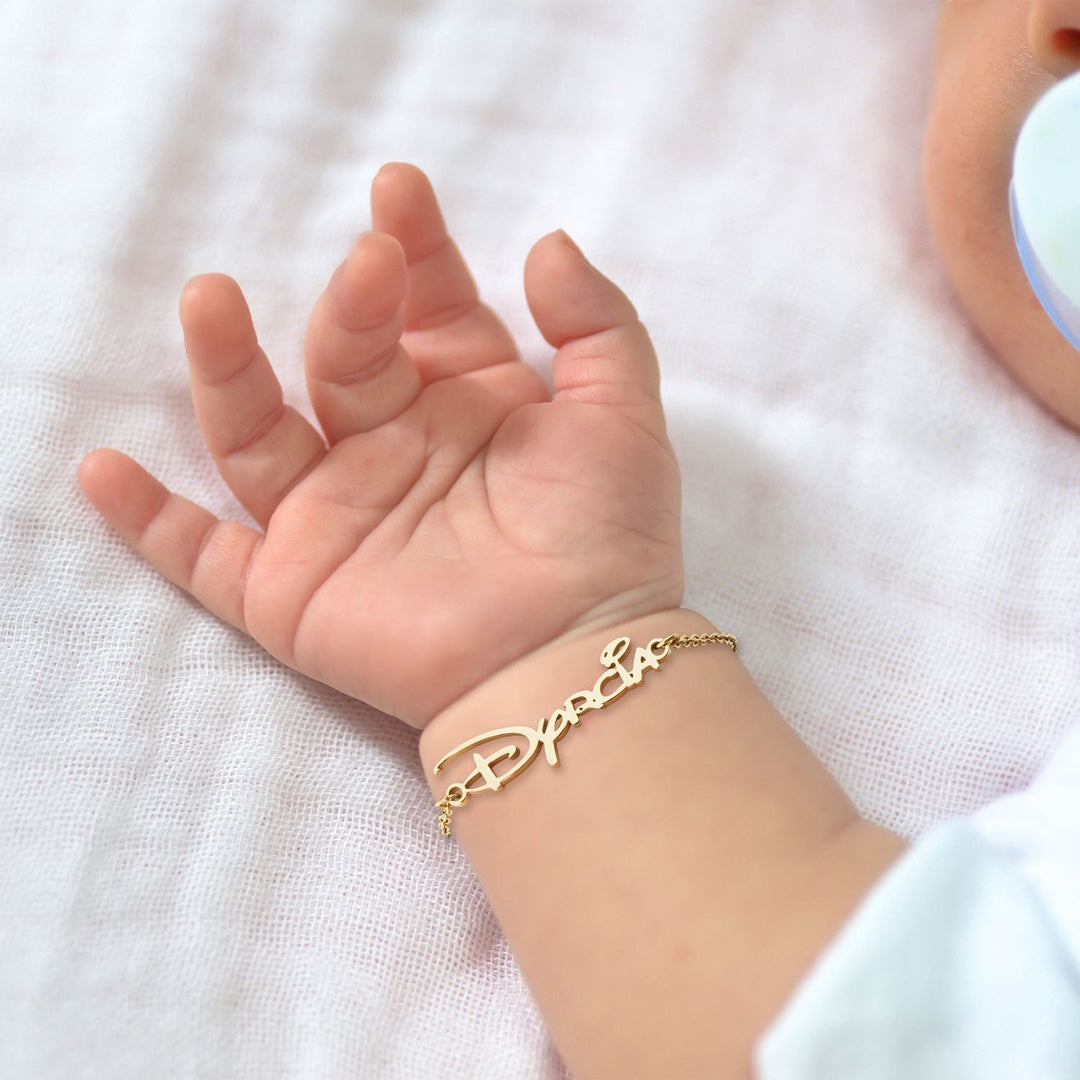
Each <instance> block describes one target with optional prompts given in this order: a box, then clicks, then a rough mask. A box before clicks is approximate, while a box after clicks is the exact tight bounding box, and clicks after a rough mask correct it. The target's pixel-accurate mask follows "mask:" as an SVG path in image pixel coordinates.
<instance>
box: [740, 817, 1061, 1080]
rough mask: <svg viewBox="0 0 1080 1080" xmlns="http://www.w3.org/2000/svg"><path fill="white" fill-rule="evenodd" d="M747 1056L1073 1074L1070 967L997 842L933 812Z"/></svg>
mask: <svg viewBox="0 0 1080 1080" xmlns="http://www.w3.org/2000/svg"><path fill="white" fill-rule="evenodd" d="M1077 904H1078V905H1080V897H1077ZM755 1064H756V1069H757V1072H756V1076H757V1078H758V1080H1080V974H1078V972H1077V971H1076V969H1075V968H1074V966H1073V962H1072V959H1071V957H1070V955H1069V953H1068V952H1067V951H1066V950H1065V949H1064V948H1063V947H1062V944H1061V941H1060V939H1059V936H1058V933H1057V930H1056V928H1055V924H1054V922H1053V921H1052V920H1051V919H1050V918H1049V917H1048V915H1047V913H1046V911H1045V909H1044V907H1043V904H1042V902H1041V900H1040V899H1039V897H1038V895H1037V894H1036V893H1035V892H1034V891H1033V890H1032V888H1031V886H1030V885H1029V883H1028V882H1027V881H1026V880H1025V879H1024V877H1023V876H1022V875H1021V873H1020V872H1019V871H1018V870H1017V869H1016V868H1015V867H1014V866H1013V864H1012V862H1011V861H1010V860H1009V859H1008V858H1007V856H1006V855H1005V854H1003V853H1002V852H1001V851H1000V850H999V849H997V848H995V847H994V846H993V845H992V844H991V843H989V842H988V841H987V840H986V839H984V838H983V837H982V836H981V835H980V834H979V832H977V831H976V829H975V828H973V827H972V826H971V825H970V824H968V823H966V822H965V821H951V822H946V823H945V824H942V825H939V826H937V827H936V828H934V829H933V830H931V831H930V832H929V833H927V834H926V835H925V836H924V837H923V838H922V839H921V840H920V841H919V842H918V843H916V844H915V845H914V846H913V847H912V848H911V849H910V850H909V851H908V852H907V853H906V855H905V856H904V857H903V858H902V859H901V860H900V862H899V863H897V864H896V865H895V866H894V867H893V868H892V869H891V870H890V871H889V872H888V873H887V874H886V875H885V877H884V878H883V879H882V880H881V881H880V882H879V883H878V884H877V885H876V886H875V887H874V889H872V890H871V892H870V893H869V894H868V895H867V897H866V898H865V899H864V901H863V903H862V904H861V905H860V907H859V908H858V910H857V911H856V912H855V914H854V915H853V916H852V917H851V919H849V921H848V922H847V924H846V925H845V926H844V928H843V929H842V930H841V931H840V933H839V935H838V936H837V937H836V938H835V939H834V941H833V942H832V943H831V944H830V945H829V947H828V948H827V949H826V950H825V952H824V953H823V954H822V956H821V957H820V958H819V960H818V961H817V963H816V964H815V966H814V967H813V968H812V969H811V971H810V972H809V974H808V975H807V976H806V978H805V979H804V980H803V982H802V983H801V985H800V986H799V987H798V988H797V990H796V991H795V993H794V994H793V995H792V997H791V999H790V1000H789V1001H788V1003H787V1004H786V1006H785V1007H784V1010H783V1011H782V1012H781V1014H780V1015H779V1016H778V1017H777V1018H776V1020H775V1021H774V1023H773V1024H772V1026H771V1027H770V1028H769V1029H768V1030H767V1031H766V1032H765V1033H764V1035H763V1036H762V1038H761V1039H760V1040H759V1042H758V1045H757V1048H756V1054H755Z"/></svg>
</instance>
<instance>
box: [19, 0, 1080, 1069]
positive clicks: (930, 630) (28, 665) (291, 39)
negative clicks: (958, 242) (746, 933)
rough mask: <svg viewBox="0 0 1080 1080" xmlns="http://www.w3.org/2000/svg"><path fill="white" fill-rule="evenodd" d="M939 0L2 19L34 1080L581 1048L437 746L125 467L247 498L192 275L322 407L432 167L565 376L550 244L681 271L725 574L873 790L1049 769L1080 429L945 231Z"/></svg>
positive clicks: (694, 466)
mask: <svg viewBox="0 0 1080 1080" xmlns="http://www.w3.org/2000/svg"><path fill="white" fill-rule="evenodd" d="M936 10H937V0H815V2H814V3H812V4H808V3H805V0H732V2H729V3H724V2H721V0H710V2H708V3H704V2H702V3H696V2H691V0H682V2H679V3H669V2H660V0H611V2H599V0H573V2H569V0H518V2H513V0H381V2H378V3H374V2H370V0H352V2H348V3H343V2H341V0H305V2H304V3H293V2H286V0H154V2H153V3H143V2H138V0H97V2H95V3H85V2H81V3H76V2H75V0H4V2H3V3H0V240H2V242H0V327H2V336H0V355H2V368H0V377H2V380H3V393H2V394H0V430H2V431H3V432H4V434H5V447H4V453H3V454H2V455H0V543H2V552H0V558H2V567H3V589H2V590H0V643H2V656H3V661H2V664H0V693H2V694H3V697H4V700H5V702H6V709H5V717H4V722H3V724H2V725H0V775H2V781H3V782H2V783H0V957H2V961H0V1000H2V1001H3V1003H4V1007H3V1008H0V1075H3V1076H5V1077H14V1078H18V1080H23V1078H31V1077H32V1078H34V1080H38V1078H53V1077H57V1078H59V1077H64V1078H68V1077H88V1078H89V1077H94V1078H96V1077H109V1078H113V1077H120V1076H124V1077H126V1076H139V1077H144V1076H154V1077H171V1076H178V1077H191V1076H199V1077H214V1078H217V1077H229V1078H240V1080H244V1078H256V1077H258V1078H265V1077H277V1076H296V1077H320V1078H323V1077H328V1078H338V1077H340V1078H345V1077H357V1076H362V1077H376V1078H383V1077H386V1078H403V1080H413V1078H424V1077H428V1076H445V1075H464V1076H474V1075H481V1074H482V1075H484V1076H487V1077H493V1078H502V1077H505V1078H520V1077H525V1076H529V1077H533V1076H535V1077H542V1078H544V1080H548V1078H557V1077H560V1076H561V1075H563V1068H562V1066H561V1064H560V1062H559V1060H558V1058H557V1056H556V1055H555V1054H554V1052H553V1051H552V1049H551V1047H550V1044H549V1042H548V1040H547V1037H546V1035H545V1032H544V1029H543V1025H542V1023H541V1022H540V1019H539V1017H538V1014H537V1012H536V1010H535V1007H534V1006H533V1004H532V1001H531V998H530V996H529V994H528V991H527V988H526V987H525V985H524V983H523V982H522V979H521V977H520V974H519V972H518V970H517V968H516V967H515V965H514V963H513V960H512V957H511V955H510V953H509V951H508V949H507V946H506V942H505V940H504V939H503V937H502V936H501V934H500V932H499V929H498V927H497V924H496V923H495V922H494V920H493V918H492V916H491V913H490V911H489V910H488V908H487V906H486V903H485V900H484V898H483V895H482V893H481V890H480V889H479V887H478V885H477V883H476V881H475V878H474V877H473V875H472V874H471V872H470V870H469V868H468V866H467V864H466V861H465V859H464V857H463V855H462V853H461V852H460V850H459V849H458V848H457V846H456V845H455V844H454V843H453V842H448V841H445V840H444V839H443V838H442V837H440V836H439V834H438V831H437V829H436V827H435V815H434V814H433V812H432V806H431V800H430V796H429V794H428V791H427V786H426V783H425V781H424V779H423V777H422V776H421V774H420V769H419V765H418V761H417V755H416V735H415V733H414V732H412V731H410V730H409V729H406V728H405V727H403V726H402V725H400V724H399V723H398V722H396V721H394V720H392V719H390V718H387V717H383V716H380V715H375V714H373V713H372V711H371V710H370V709H369V708H367V707H366V706H364V705H363V704H359V703H356V702H352V701H349V700H346V699H344V698H343V697H341V696H340V695H338V694H336V693H334V692H332V691H329V690H327V689H325V688H323V687H321V686H319V685H316V684H315V683H313V682H311V681H309V680H306V679H304V678H301V677H299V676H297V675H295V674H293V673H291V672H289V671H288V670H285V669H284V668H282V667H281V666H280V665H279V664H277V663H276V662H274V661H273V660H271V659H269V658H268V657H267V656H265V655H264V654H263V653H261V651H260V650H259V649H258V648H256V647H255V646H253V645H252V644H251V643H250V642H248V641H246V640H245V639H244V638H243V637H241V636H240V635H239V634H237V633H236V632H234V631H233V630H231V629H229V628H228V627H226V626H223V625H221V624H219V623H218V622H217V621H216V620H215V619H213V618H212V617H211V616H209V615H207V614H206V613H205V612H204V611H202V610H201V609H200V608H199V607H198V606H197V605H196V604H194V603H193V602H192V601H191V600H189V599H188V598H187V597H185V596H184V595H183V594H181V593H180V592H179V591H178V590H176V589H174V588H173V587H171V586H170V585H168V584H167V583H165V582H163V581H162V580H160V579H159V578H158V577H157V576H156V575H155V573H154V572H153V571H152V570H151V569H150V568H149V567H147V566H146V565H144V564H143V563H142V562H141V561H140V560H139V559H138V558H137V557H135V556H134V555H132V554H131V553H130V552H129V551H128V550H127V549H126V548H125V546H124V544H123V543H122V542H121V541H120V540H118V539H117V538H116V537H115V536H113V535H112V534H111V533H110V532H109V530H108V529H107V528H106V527H105V526H104V525H103V524H102V523H101V521H100V520H99V519H98V518H97V516H96V514H95V513H94V511H93V510H92V509H91V508H90V507H89V506H88V505H87V504H86V503H85V501H84V500H83V499H82V497H81V496H80V494H79V493H78V490H77V488H76V484H75V468H76V465H77V463H78V460H79V459H80V457H81V456H82V455H83V454H84V453H85V452H86V451H87V450H89V449H91V448H93V447H95V446H98V445H103V444H104V445H112V446H116V447H118V448H120V449H122V450H125V451H127V452H129V453H131V454H133V455H134V456H136V457H137V458H139V459H140V460H141V461H142V462H143V463H144V464H146V465H147V466H148V467H149V468H151V469H152V470H153V471H154V472H155V473H157V474H158V475H160V476H161V477H162V478H163V479H164V480H165V481H166V482H167V483H169V484H170V486H171V487H173V488H174V489H175V490H178V491H180V492H181V493H183V494H185V495H188V496H189V497H192V498H194V499H197V500H199V501H201V502H202V503H203V504H204V505H207V506H208V507H210V508H211V509H213V510H214V511H215V512H217V513H219V514H223V515H227V516H236V517H239V518H240V519H241V520H244V519H245V515H244V513H243V511H242V510H241V509H240V508H239V507H238V506H237V504H236V502H235V500H234V499H233V498H232V497H231V495H230V494H229V493H228V491H227V490H226V489H224V487H223V485H222V484H221V482H220V480H219V479H218V478H217V476H216V475H215V474H214V472H213V469H212V468H211V467H210V465H209V462H208V460H207V457H206V455H205V452H204V450H203V449H202V446H201V443H200V438H199V435H198V432H197V430H196V426H195V423H194V420H193V417H192V412H191V408H190V404H189V401H188V396H187V389H186V373H185V365H184V363H183V360H182V353H181V344H180V335H179V329H178V326H177V323H176V317H175V306H176V298H177V296H178V293H179V290H180V287H181V286H182V284H183V282H184V280H185V279H186V278H187V277H188V276H189V275H191V274H193V273H196V272H200V271H205V270H222V271H225V272H228V273H230V274H232V275H233V276H235V277H236V278H238V279H239V280H240V282H241V283H242V284H243V286H244V288H245V290H246V291H247V293H248V296H249V298H250V300H251V304H252V308H253V311H254V314H255V318H256V322H257V325H258V327H259V331H260V335H261V338H262V341H263V344H264V346H265V347H266V350H267V352H268V353H269V354H270V356H271V357H272V358H273V359H274V360H275V362H276V363H277V364H278V367H279V370H280V372H281V377H282V380H283V382H284V385H285V388H286V393H287V395H288V396H289V398H290V399H291V400H292V401H293V402H296V403H299V402H300V400H301V396H302V386H303V378H302V373H301V370H300V366H299V362H298V356H299V344H300V338H301V334H302V331H303V326H304V323H305V321H306V316H307V313H308V311H309V310H310V307H311V304H312V303H313V301H314V299H315V297H316V296H317V295H318V293H319V291H320V290H321V288H322V285H323V283H324V282H325V279H326V277H327V276H328V274H329V273H330V271H331V269H332V268H333V267H334V265H336V263H337V262H338V261H339V260H340V259H341V258H342V257H343V256H344V254H345V252H346V251H347V249H348V245H349V242H350V240H351V238H352V236H353V234H354V233H355V232H357V231H359V230H360V229H362V228H363V227H364V226H365V224H366V220H367V217H366V189H367V184H368V181H369V179H370V177H371V176H372V174H373V173H374V171H375V169H376V168H377V167H378V166H379V165H380V164H381V163H383V162H384V161H386V160H394V159H399V160H400V159H403V160H411V161H415V162H416V163H418V164H419V165H421V166H422V167H424V168H426V169H427V170H428V172H429V173H430V174H431V176H432V178H433V180H434V181H435V184H436V187H437V189H438V190H439V192H440V195H441V198H442V201H443V205H444V209H445V211H446V215H447V218H448V220H449V223H450V226H451V228H452V230H453V231H454V233H455V235H456V236H457V238H458V240H459V242H460V244H461V246H462V248H463V249H464V251H465V253H466V255H467V256H468V257H469V259H470V261H471V263H472V265H473V268H474V270H475V272H476V276H477V278H478V281H479V283H480V285H481V288H482V289H483V291H484V293H485V296H486V298H487V299H488V300H489V301H490V302H491V303H492V304H493V305H494V306H495V307H496V309H498V310H499V311H501V312H502V313H504V315H505V316H506V318H507V319H508V321H509V323H510V325H511V326H512V328H513V329H514V330H515V332H517V333H519V334H520V335H521V338H522V340H523V341H524V343H525V350H526V355H527V357H528V358H529V359H530V360H531V361H532V362H535V363H536V364H537V365H539V366H543V365H544V364H545V363H546V362H547V356H548V350H547V349H546V347H545V346H544V345H543V343H542V342H541V341H540V339H539V337H538V335H537V334H536V332H535V331H534V330H532V329H531V326H530V322H529V319H528V314H527V310H526V308H525V304H524V301H523V298H522V295H521V288H520V273H521V265H522V261H523V259H524V256H525V253H526V251H527V249H528V247H529V245H530V244H531V243H532V241H533V240H534V239H535V238H536V237H538V236H539V235H541V234H542V233H543V232H546V231H548V230H549V229H552V228H555V227H560V226H561V227H564V228H566V229H567V231H568V232H570V234H571V235H572V236H574V237H575V239H577V240H578V241H579V243H581V245H582V246H583V248H584V249H585V251H586V252H587V253H588V254H589V256H590V257H591V258H592V259H593V260H594V261H595V262H597V263H598V265H600V266H601V267H602V268H603V269H604V270H605V271H607V272H608V273H609V274H610V275H612V276H613V277H614V278H615V279H616V280H617V281H619V282H620V283H621V284H622V285H623V286H624V287H625V288H626V289H627V291H628V292H629V293H630V295H631V296H632V297H633V299H634V301H635V302H636V304H637V305H638V308H639V310H640V311H641V313H642V315H643V317H644V318H645V320H646V321H647V322H648V324H649V325H650V327H651V329H652V331H653V335H654V338H655V341H656V343H657V346H658V348H659V352H660V355H661V358H662V362H663V365H664V378H665V394H666V401H667V405H668V410H669V416H670V425H671V430H672V434H673V438H674V440H675V443H676V446H677V449H678V451H679V453H680V455H681V459H682V462H683V466H684V481H685V483H684V492H685V506H686V528H685V538H686V550H687V558H688V563H687V569H688V577H689V586H688V592H687V603H688V604H689V605H691V606H694V607H697V608H700V609H702V610H703V611H704V612H705V613H706V614H708V615H709V616H711V617H712V618H713V619H714V621H716V622H717V623H719V625H720V626H722V627H723V628H725V629H730V630H732V631H734V632H736V633H737V634H738V635H739V638H740V642H741V645H742V648H741V650H740V651H741V652H742V655H743V656H744V657H745V661H746V663H747V664H748V666H749V667H750V669H751V670H752V671H753V673H754V674H755V676H756V677H757V678H758V680H759V682H760V683H761V685H762V686H763V687H764V689H765V690H766V692H767V693H768V694H769V695H770V697H771V698H772V700H773V701H774V702H776V704H777V705H778V707H779V708H780V709H781V710H782V711H783V712H784V713H785V714H786V715H787V716H788V717H789V718H790V720H791V722H792V724H793V725H794V726H795V728H796V729H797V730H798V731H799V732H800V734H801V735H802V736H803V737H804V738H805V739H806V740H807V741H808V743H809V744H810V745H811V746H812V747H813V749H814V750H815V751H816V752H817V753H818V754H819V755H820V756H821V758H822V759H823V760H824V761H825V762H826V764H827V765H828V767H829V768H830V769H831V770H832V771H833V772H834V773H835V775H836V776H837V777H838V778H839V780H840V781H841V782H842V783H843V784H844V785H845V787H846V788H847V789H848V790H849V791H850V792H851V793H852V796H853V797H854V799H855V800H856V801H857V803H858V805H859V806H860V808H861V809H862V810H863V811H865V813H866V814H867V815H869V817H871V818H872V819H873V820H875V821H877V822H880V823H882V824H884V825H886V826H889V827H891V828H894V829H896V830H898V831H900V832H902V833H904V834H906V835H908V836H915V835H918V834H920V833H921V832H922V831H924V830H925V829H926V828H928V827H929V826H930V825H932V824H933V823H934V822H937V821H940V820H942V819H945V818H948V817H953V816H957V815H962V814H966V813H969V812H971V811H974V810H975V809H977V808H979V807H980V806H983V805H984V804H986V803H988V802H990V801H992V800H993V799H995V798H997V797H999V796H1002V795H1005V794H1008V793H1009V792H1013V791H1019V790H1022V789H1023V788H1024V787H1025V786H1026V785H1027V784H1028V783H1029V781H1030V780H1031V778H1032V777H1033V776H1034V775H1035V773H1036V772H1037V771H1038V769H1039V767H1040V765H1041V764H1042V763H1043V762H1044V760H1045V759H1046V757H1047V755H1048V753H1049V751H1050V750H1051V748H1052V747H1053V746H1054V745H1055V743H1056V742H1057V740H1058V738H1059V736H1060V734H1061V732H1063V731H1064V730H1065V729H1066V728H1067V727H1068V726H1069V725H1070V724H1071V723H1074V722H1075V721H1076V718H1077V717H1076V701H1077V689H1078V684H1080V648H1078V645H1080V634H1078V631H1077V617H1076V610H1077V609H1076V604H1077V597H1078V596H1080V559H1078V557H1077V555H1078V549H1080V540H1078V538H1080V497H1078V496H1080V439H1078V437H1077V436H1076V435H1075V434H1073V433H1070V432H1068V431H1066V430H1065V429H1063V428H1062V427H1061V426H1059V425H1058V424H1056V423H1055V422H1054V421H1053V420H1052V419H1050V418H1049V417H1048V416H1047V415H1045V414H1044V413H1043V412H1042V411H1040V409H1039V408H1038V407H1037V406H1036V405H1034V404H1033V403H1032V402H1031V401H1029V400H1028V399H1027V398H1026V397H1025V396H1024V395H1023V393H1021V392H1020V391H1019V390H1018V389H1017V388H1016V387H1015V386H1014V385H1013V383H1012V382H1011V381H1010V380H1009V379H1008V378H1007V377H1006V376H1005V375H1004V374H1003V373H1002V371H1001V370H1000V369H999V368H998V367H997V366H996V364H995V363H994V362H993V360H992V359H991V358H990V357H989V356H988V355H987V353H986V352H985V350H984V348H983V346H982V345H981V344H980V342H979V341H978V340H977V339H976V338H975V337H974V335H973V334H972V333H971V331H970V330H969V329H968V327H967V326H966V324H965V322H964V319H963V317H962V315H961V314H960V312H959V311H958V309H957V308H956V306H955V304H954V302H953V300H952V299H951V297H950V295H949V293H948V290H947V287H946V284H945V281H944V278H943V275H942V272H941V270H940V269H939V267H938V266H937V263H936V261H935V257H934V254H933V252H932V249H931V245H930V240H929V237H928V233H927V229H926V226H925V223H924V220H923V216H922V210H921V204H920V193H919V162H918V147H919V140H920V134H921V126H922V113H923V108H924V102H925V96H926V92H927V82H928V76H929V61H930V53H931V46H932V35H933V23H934V18H935V15H936ZM1044 827H1045V829H1046V830H1047V831H1048V832H1049V831H1051V830H1053V829H1054V828H1056V824H1055V822H1053V821H1047V822H1045V824H1044ZM1038 833H1039V830H1038V829H1036V830H1035V832H1034V834H1032V835H1038ZM1044 839H1045V843H1046V848H1045V850H1047V851H1050V850H1051V848H1052V846H1053V841H1052V840H1050V839H1049V838H1044ZM1018 842H1020V843H1026V842H1027V840H1026V839H1023V838H1021V839H1020V840H1019V841H1018ZM1047 865H1048V866H1049V867H1050V869H1048V872H1051V873H1052V866H1051V865H1050V863H1047Z"/></svg>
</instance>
